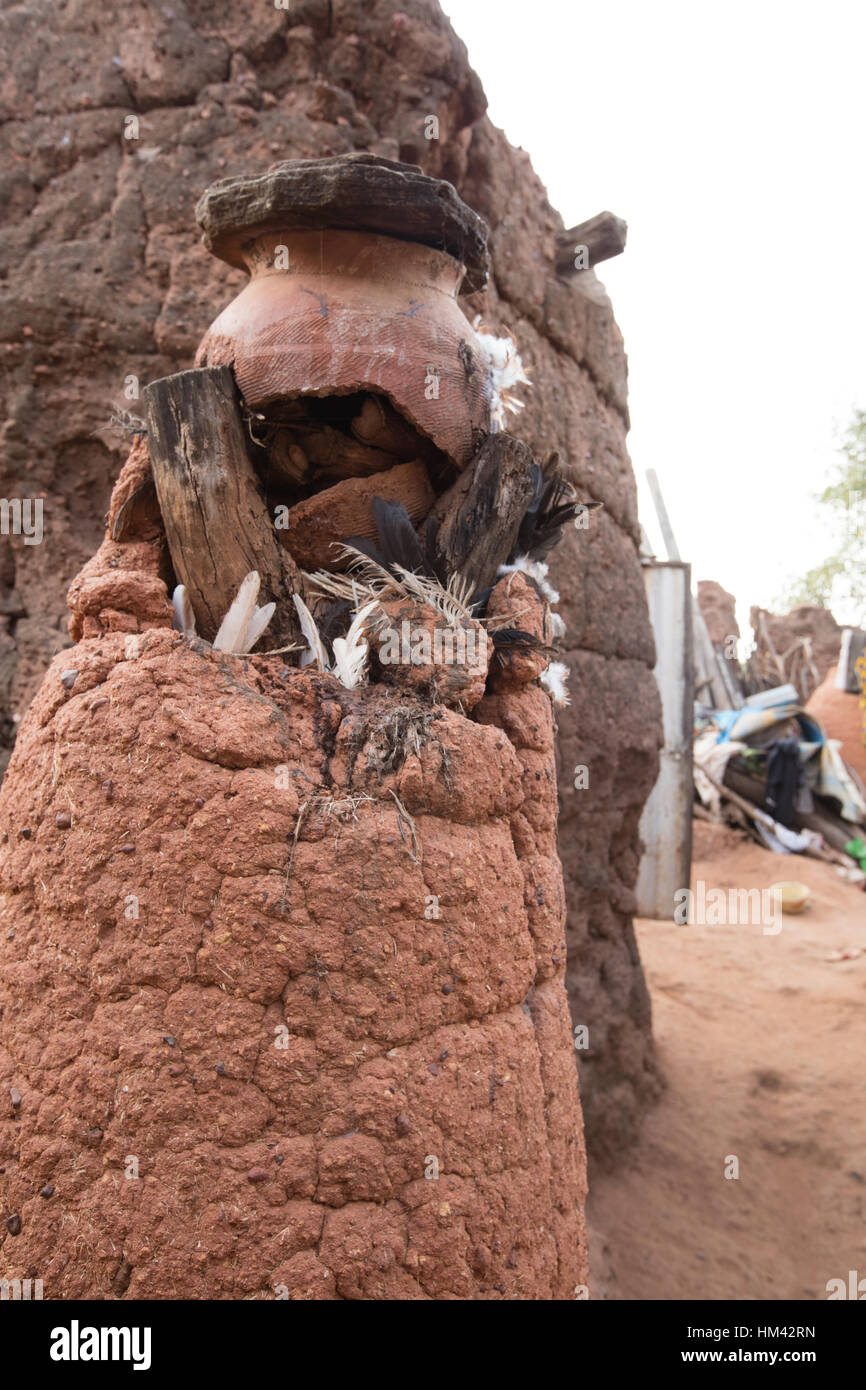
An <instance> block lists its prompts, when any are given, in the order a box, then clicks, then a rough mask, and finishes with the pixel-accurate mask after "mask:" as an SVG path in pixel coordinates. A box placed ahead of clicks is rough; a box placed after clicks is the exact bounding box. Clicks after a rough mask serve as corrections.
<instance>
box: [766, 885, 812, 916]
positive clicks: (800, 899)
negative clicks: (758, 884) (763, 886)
mask: <svg viewBox="0 0 866 1390" xmlns="http://www.w3.org/2000/svg"><path fill="white" fill-rule="evenodd" d="M770 892H771V893H772V895H773V897H774V898H775V899H776V901H777V902H781V904H782V911H783V912H802V911H803V909H804V908H806V907H808V906H809V889H808V888H807V887H806V885H805V883H790V882H786V883H774V884H773V885H772V887H771V888H770Z"/></svg>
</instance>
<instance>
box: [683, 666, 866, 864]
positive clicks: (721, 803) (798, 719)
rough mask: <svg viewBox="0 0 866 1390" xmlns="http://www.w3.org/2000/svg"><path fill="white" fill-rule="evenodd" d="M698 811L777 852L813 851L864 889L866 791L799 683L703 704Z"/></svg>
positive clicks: (698, 738) (698, 715) (699, 714)
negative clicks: (728, 705)
mask: <svg viewBox="0 0 866 1390" xmlns="http://www.w3.org/2000/svg"><path fill="white" fill-rule="evenodd" d="M695 734H696V736H695V744H694V780H695V789H696V793H697V798H698V801H697V805H696V807H695V811H696V814H697V815H699V816H704V817H707V818H710V819H719V818H721V817H722V816H724V818H725V819H727V820H728V821H729V822H730V823H732V824H735V825H739V826H741V827H742V828H743V829H745V830H747V831H748V832H749V833H751V834H752V835H754V837H755V839H757V840H758V842H759V843H761V844H763V845H765V846H766V847H767V848H768V849H771V850H773V852H774V853H776V854H808V855H811V856H813V857H815V858H818V859H824V860H826V861H828V862H830V863H833V864H835V865H836V866H837V867H838V868H839V870H840V872H841V873H843V874H844V876H845V878H846V879H847V880H848V881H849V882H850V883H852V884H856V885H858V886H859V887H866V791H864V787H863V783H862V782H861V780H860V778H859V776H858V774H857V772H856V771H855V770H854V768H852V767H851V766H850V765H849V764H848V763H846V762H845V760H844V758H843V756H842V751H841V744H840V742H839V741H838V740H837V739H833V738H830V737H828V735H827V733H826V731H825V730H824V728H823V727H822V725H821V724H820V723H819V722H818V720H817V719H816V718H815V716H814V714H812V713H810V711H809V710H808V709H806V708H804V707H803V705H802V704H801V703H800V698H799V696H798V693H797V691H796V689H795V688H794V686H793V685H781V686H776V687H775V688H773V689H770V690H766V691H762V692H761V693H760V694H757V695H750V696H748V697H747V698H746V699H745V701H744V702H743V704H742V706H741V707H740V708H739V709H723V710H716V709H709V708H708V707H706V706H698V707H697V711H696V729H695Z"/></svg>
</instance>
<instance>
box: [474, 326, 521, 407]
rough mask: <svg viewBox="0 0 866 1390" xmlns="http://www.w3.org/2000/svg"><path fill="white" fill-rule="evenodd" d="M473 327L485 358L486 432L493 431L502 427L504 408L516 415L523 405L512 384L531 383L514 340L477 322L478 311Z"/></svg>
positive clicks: (514, 385)
mask: <svg viewBox="0 0 866 1390" xmlns="http://www.w3.org/2000/svg"><path fill="white" fill-rule="evenodd" d="M473 326H474V328H475V331H476V334H477V336H478V341H479V343H480V345H481V348H482V351H483V352H484V355H485V357H486V359H487V395H488V400H489V407H490V433H491V434H497V433H498V432H499V430H503V429H505V424H506V414H505V412H506V411H510V412H511V414H512V415H516V414H517V413H518V412H519V411H521V410H522V409H523V407H524V405H525V404H526V402H525V401H522V400H520V398H519V397H518V396H515V394H514V388H515V387H516V386H531V385H532V382H531V381H530V380H529V377H528V376H527V375H526V372H525V371H524V370H523V363H522V361H521V360H520V353H519V352H518V350H517V343H516V342H515V341H514V339H513V338H512V337H511V335H510V334H508V336H507V337H504V338H500V337H498V336H497V335H496V334H495V333H490V332H488V331H487V329H485V328H484V327H483V326H482V325H481V316H480V314H479V315H478V317H477V318H476V319H475V322H474V325H473Z"/></svg>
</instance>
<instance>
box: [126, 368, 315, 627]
mask: <svg viewBox="0 0 866 1390" xmlns="http://www.w3.org/2000/svg"><path fill="white" fill-rule="evenodd" d="M144 402H145V405H146V408H147V421H148V435H147V439H148V447H149V449H150V457H151V463H152V466H153V477H154V482H155V484H156V491H157V495H158V497H159V505H160V509H161V511H162V519H163V523H164V525H165V532H166V538H167V540H168V548H169V552H170V554H171V559H172V564H173V566H174V571H175V574H176V576H177V579H178V581H179V582H180V583H182V584H183V585H185V587H186V591H187V594H188V595H189V599H190V602H191V604H192V607H193V612H194V613H195V618H196V626H197V629H198V633H199V635H200V636H202V637H205V638H206V639H207V640H208V641H213V638H214V637H215V635H216V632H217V630H218V628H219V625H220V623H221V622H222V620H223V618H224V617H225V614H226V612H227V610H228V608H229V606H230V604H231V603H232V602H233V600H234V598H235V595H236V594H237V592H238V589H239V587H240V584H241V582H242V580H243V579H244V577H245V576H246V575H247V574H249V572H250V571H251V570H256V571H257V572H258V574H259V576H260V578H261V602H262V604H264V603H267V602H269V601H270V600H273V601H274V602H275V603H276V605H277V611H276V613H275V614H274V618H273V620H272V622H271V625H270V627H269V629H268V637H269V638H270V639H273V640H271V641H269V642H268V643H267V645H268V646H277V645H282V644H284V643H287V642H290V641H292V640H294V638H295V636H296V635H297V632H298V627H297V623H296V619H295V616H294V604H293V603H292V602H291V594H292V590H293V588H294V587H296V585H297V583H298V576H297V570H296V569H294V567H293V565H292V562H291V559H290V557H289V556H288V555H287V554H286V552H285V550H284V549H283V547H282V546H281V545H280V544H279V542H278V539H277V535H276V532H275V530H274V522H273V519H272V518H271V516H270V515H269V513H268V509H267V505H266V503H265V499H264V496H263V494H262V490H261V487H260V486H259V481H258V478H257V477H256V474H255V470H254V469H253V466H252V463H251V461H250V458H249V454H248V452H247V445H246V435H245V430H244V424H243V419H242V416H241V410H240V398H239V395H238V390H237V385H236V383H235V379H234V376H233V374H232V371H231V368H229V367H200V368H196V369H195V370H193V371H188V372H178V373H176V374H175V375H174V376H166V377H162V378H160V380H158V381H154V382H151V383H150V385H149V386H146V387H145V389H144Z"/></svg>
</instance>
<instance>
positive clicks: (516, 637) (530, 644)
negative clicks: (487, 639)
mask: <svg viewBox="0 0 866 1390" xmlns="http://www.w3.org/2000/svg"><path fill="white" fill-rule="evenodd" d="M490 635H491V637H492V638H493V645H494V647H527V648H529V649H531V650H532V651H542V652H549V651H552V650H553V648H552V647H549V646H548V645H547V643H546V642H542V641H541V640H540V639H539V638H538V637H533V635H532V633H531V632H524V631H523V630H522V628H519V627H500V628H499V629H497V630H496V631H494V632H491V634H490Z"/></svg>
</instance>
